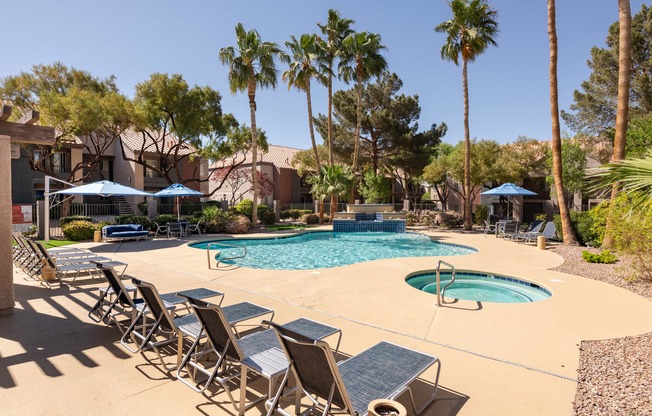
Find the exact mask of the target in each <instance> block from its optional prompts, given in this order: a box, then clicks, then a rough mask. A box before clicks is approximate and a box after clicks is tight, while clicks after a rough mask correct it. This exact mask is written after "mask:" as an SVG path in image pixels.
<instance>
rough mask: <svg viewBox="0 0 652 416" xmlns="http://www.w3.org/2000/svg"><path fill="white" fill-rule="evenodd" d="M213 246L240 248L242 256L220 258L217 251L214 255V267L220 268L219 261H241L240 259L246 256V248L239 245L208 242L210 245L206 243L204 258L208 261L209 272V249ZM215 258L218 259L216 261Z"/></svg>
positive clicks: (219, 253)
mask: <svg viewBox="0 0 652 416" xmlns="http://www.w3.org/2000/svg"><path fill="white" fill-rule="evenodd" d="M213 245H220V246H224V247H230V248H241V249H242V250H243V253H242V255H240V256H234V257H222V253H221V252H219V251H218V252H217V254H216V255H215V260H217V263H216V264H215V267H220V262H221V261H224V260H235V259H241V258H243V257H244V256H246V255H247V247H245V246H239V245H236V244H228V243H223V242H221V241H212V242H210V243H208V244H207V245H206V258H207V259H208V269H209V270H210V269H211V247H212V246H213ZM217 256H220V258H219V259H218V258H217Z"/></svg>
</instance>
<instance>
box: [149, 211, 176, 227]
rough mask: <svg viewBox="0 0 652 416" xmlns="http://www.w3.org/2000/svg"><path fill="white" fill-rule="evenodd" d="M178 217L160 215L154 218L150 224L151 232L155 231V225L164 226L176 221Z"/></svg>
mask: <svg viewBox="0 0 652 416" xmlns="http://www.w3.org/2000/svg"><path fill="white" fill-rule="evenodd" d="M177 220H178V217H177V216H176V215H174V214H162V215H159V216H158V217H156V218H154V219H153V220H152V221H151V222H152V231H154V230H156V226H157V225H165V224H167V223H168V222H174V221H177Z"/></svg>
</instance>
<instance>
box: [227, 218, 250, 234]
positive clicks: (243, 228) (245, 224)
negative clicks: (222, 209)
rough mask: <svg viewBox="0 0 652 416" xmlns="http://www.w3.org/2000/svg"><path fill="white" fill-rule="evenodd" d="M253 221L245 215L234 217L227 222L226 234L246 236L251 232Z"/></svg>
mask: <svg viewBox="0 0 652 416" xmlns="http://www.w3.org/2000/svg"><path fill="white" fill-rule="evenodd" d="M250 225H251V221H250V220H249V218H247V217H246V216H244V215H233V216H231V217H229V219H228V220H227V221H226V227H225V228H226V232H227V233H229V234H244V233H246V232H247V231H249V226H250Z"/></svg>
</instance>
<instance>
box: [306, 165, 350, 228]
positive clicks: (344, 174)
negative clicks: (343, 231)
mask: <svg viewBox="0 0 652 416" xmlns="http://www.w3.org/2000/svg"><path fill="white" fill-rule="evenodd" d="M353 179H354V175H353V173H352V172H351V168H350V167H349V166H343V165H338V164H336V165H328V166H322V168H321V170H320V171H319V172H318V173H317V174H316V175H314V176H311V177H309V178H308V182H309V183H310V184H312V189H311V190H310V192H311V193H312V194H313V195H315V196H316V197H317V198H318V199H319V201H320V202H322V201H323V200H324V199H325V198H326V197H330V200H331V212H330V216H331V219H333V217H334V216H335V211H336V209H337V198H338V197H343V196H345V195H346V193H347V191H348V190H349V189H350V188H351V184H352V183H353Z"/></svg>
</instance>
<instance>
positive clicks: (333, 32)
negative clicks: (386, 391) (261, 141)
mask: <svg viewBox="0 0 652 416" xmlns="http://www.w3.org/2000/svg"><path fill="white" fill-rule="evenodd" d="M354 23H355V20H351V19H345V18H342V17H341V16H340V13H339V12H338V11H337V10H334V9H330V10H329V11H328V18H327V19H326V24H323V25H322V24H320V23H317V26H319V29H321V33H322V34H323V35H324V36H325V39H323V51H324V55H323V57H322V59H323V62H324V63H325V64H326V66H327V67H328V71H327V72H326V76H327V77H328V126H327V129H328V137H327V138H326V141H327V142H328V164H329V165H332V164H333V146H332V143H333V142H332V136H331V134H332V125H333V65H334V62H335V59H336V58H337V57H338V56H339V54H340V49H341V43H342V40H343V39H344V38H345V37H347V36H348V35H350V34H351V33H353V30H352V29H351V25H352V24H354Z"/></svg>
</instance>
